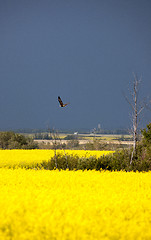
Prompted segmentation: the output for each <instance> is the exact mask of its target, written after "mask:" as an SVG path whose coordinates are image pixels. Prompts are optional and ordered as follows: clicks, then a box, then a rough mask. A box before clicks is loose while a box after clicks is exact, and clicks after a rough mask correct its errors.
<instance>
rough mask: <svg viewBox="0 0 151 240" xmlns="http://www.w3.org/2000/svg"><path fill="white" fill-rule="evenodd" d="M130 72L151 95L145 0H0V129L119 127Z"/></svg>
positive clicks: (150, 14)
mask: <svg viewBox="0 0 151 240" xmlns="http://www.w3.org/2000/svg"><path fill="white" fill-rule="evenodd" d="M133 72H135V73H137V74H138V76H140V75H142V85H141V92H140V98H141V97H146V96H151V1H150V0H114V1H113V0H13V1H12V0H0V129H1V130H2V129H7V128H8V129H10V128H11V129H14V128H17V129H18V128H45V127H46V125H47V124H48V123H49V125H50V127H55V128H66V129H67V128H74V129H78V128H90V129H92V128H94V127H97V125H98V123H100V124H101V127H102V128H107V129H114V128H127V127H129V126H130V116H129V114H130V107H129V105H128V103H127V102H126V100H125V98H124V97H123V94H122V91H124V92H125V94H126V95H128V87H130V83H132V81H133V74H132V73H133ZM58 95H60V96H61V97H62V99H63V101H64V102H68V101H69V102H70V105H69V106H67V107H66V108H63V109H62V108H60V107H59V105H58V102H57V97H58ZM150 120H151V112H148V113H147V112H144V118H143V123H142V126H145V124H147V123H148V122H149V121H150Z"/></svg>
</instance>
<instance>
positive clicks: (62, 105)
mask: <svg viewBox="0 0 151 240" xmlns="http://www.w3.org/2000/svg"><path fill="white" fill-rule="evenodd" d="M58 101H59V103H60V107H65V106H67V105H68V104H69V103H65V104H63V102H62V100H61V97H60V96H58Z"/></svg>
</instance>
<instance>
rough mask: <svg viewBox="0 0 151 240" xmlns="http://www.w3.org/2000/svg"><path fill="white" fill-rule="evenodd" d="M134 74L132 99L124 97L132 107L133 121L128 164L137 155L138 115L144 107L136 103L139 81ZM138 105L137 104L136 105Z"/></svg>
mask: <svg viewBox="0 0 151 240" xmlns="http://www.w3.org/2000/svg"><path fill="white" fill-rule="evenodd" d="M133 75H134V82H133V92H131V97H132V100H129V99H128V98H127V97H126V100H127V102H128V103H129V104H130V106H131V108H132V121H133V127H132V133H133V151H132V154H131V160H130V164H132V161H133V159H134V156H135V157H137V151H136V150H137V148H136V147H137V141H138V116H139V114H140V113H141V111H142V110H143V109H144V106H143V105H142V104H140V105H139V104H138V86H139V83H140V81H141V79H140V80H138V78H137V76H136V75H135V74H133ZM138 105H139V106H138Z"/></svg>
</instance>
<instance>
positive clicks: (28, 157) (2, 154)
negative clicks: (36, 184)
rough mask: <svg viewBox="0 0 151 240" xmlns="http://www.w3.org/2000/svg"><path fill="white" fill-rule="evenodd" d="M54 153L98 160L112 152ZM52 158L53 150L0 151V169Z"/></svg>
mask: <svg viewBox="0 0 151 240" xmlns="http://www.w3.org/2000/svg"><path fill="white" fill-rule="evenodd" d="M56 153H57V154H58V153H59V154H67V155H73V156H74V155H78V156H79V157H91V156H96V157H97V158H98V157H100V156H102V155H106V154H112V153H113V151H85V150H56ZM53 156H54V150H39V149H35V150H0V167H13V166H22V167H25V166H30V165H31V164H32V165H33V164H37V163H42V161H48V160H50V159H51V158H52V157H53Z"/></svg>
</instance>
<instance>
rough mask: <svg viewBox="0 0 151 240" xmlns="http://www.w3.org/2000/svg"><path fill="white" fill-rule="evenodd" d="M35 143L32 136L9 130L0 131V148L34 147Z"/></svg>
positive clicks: (35, 146)
mask: <svg viewBox="0 0 151 240" xmlns="http://www.w3.org/2000/svg"><path fill="white" fill-rule="evenodd" d="M35 148H38V145H37V143H35V142H34V141H33V139H32V138H29V137H25V136H23V135H21V134H18V133H14V132H12V131H10V132H0V149H35Z"/></svg>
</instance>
